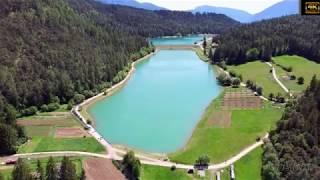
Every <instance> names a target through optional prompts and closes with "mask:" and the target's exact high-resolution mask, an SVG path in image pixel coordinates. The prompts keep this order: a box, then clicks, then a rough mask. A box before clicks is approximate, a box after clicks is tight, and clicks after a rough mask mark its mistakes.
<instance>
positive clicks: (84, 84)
mask: <svg viewBox="0 0 320 180" xmlns="http://www.w3.org/2000/svg"><path fill="white" fill-rule="evenodd" d="M169 16H170V18H169ZM197 18H200V20H201V21H203V22H201V21H197V22H195V21H196V19H197ZM193 23H194V25H193ZM237 24H238V23H237V22H236V21H233V20H231V19H230V18H227V17H226V16H223V15H216V14H205V15H193V14H191V13H183V12H168V11H159V12H153V11H148V10H142V9H134V8H129V7H124V6H119V7H118V6H114V5H113V6H109V5H104V4H101V3H97V2H95V1H93V0H24V1H21V0H2V1H0V42H1V43H0V129H1V131H0V132H1V135H0V142H1V144H0V153H12V152H14V151H15V149H16V146H17V145H19V144H20V143H23V142H24V141H25V140H26V137H25V135H24V133H23V129H22V128H21V127H19V126H17V125H16V123H15V119H16V117H21V116H30V115H33V114H35V113H37V112H38V111H42V112H48V111H54V110H56V109H58V108H59V104H67V103H68V104H69V108H71V107H72V106H73V105H74V104H76V103H79V102H81V101H82V100H84V99H85V98H89V97H91V96H93V95H95V94H97V93H98V92H101V91H102V90H103V89H105V88H107V87H110V86H111V85H112V84H114V83H117V82H119V81H121V80H122V79H123V78H124V77H125V75H126V73H127V72H128V71H129V67H130V64H131V62H132V61H135V60H137V59H139V58H140V57H142V56H145V55H147V54H149V53H151V52H152V51H153V50H154V49H153V47H152V45H150V44H149V42H148V38H149V37H151V36H162V35H176V34H187V33H198V32H199V33H207V32H209V33H215V32H216V31H217V32H221V31H223V30H226V29H228V28H231V27H232V26H235V25H237ZM218 26H219V27H218ZM2 142H3V143H2ZM17 142H19V143H17Z"/></svg>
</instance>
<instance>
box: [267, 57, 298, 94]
mask: <svg viewBox="0 0 320 180" xmlns="http://www.w3.org/2000/svg"><path fill="white" fill-rule="evenodd" d="M266 64H267V65H268V66H270V67H271V68H272V76H273V78H274V79H275V80H276V82H277V83H278V84H279V85H280V86H281V88H282V89H283V90H284V91H285V92H286V93H289V95H290V96H292V94H291V93H290V91H289V89H288V88H287V87H286V86H285V85H284V84H283V83H282V82H281V81H280V80H279V79H278V76H277V73H276V69H275V68H274V67H273V65H272V64H271V63H270V62H266Z"/></svg>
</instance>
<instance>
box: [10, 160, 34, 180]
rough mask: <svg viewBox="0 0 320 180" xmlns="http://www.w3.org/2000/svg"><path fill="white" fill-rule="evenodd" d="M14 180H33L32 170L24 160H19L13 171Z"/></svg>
mask: <svg viewBox="0 0 320 180" xmlns="http://www.w3.org/2000/svg"><path fill="white" fill-rule="evenodd" d="M12 179H13V180H32V175H31V170H30V168H29V167H28V165H27V164H26V163H25V162H24V161H23V160H22V159H18V161H17V162H16V164H15V166H14V169H13V171H12Z"/></svg>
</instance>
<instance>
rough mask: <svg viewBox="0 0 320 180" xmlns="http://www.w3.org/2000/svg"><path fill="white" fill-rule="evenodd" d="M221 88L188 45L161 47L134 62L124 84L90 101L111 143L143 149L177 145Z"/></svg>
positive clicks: (169, 149)
mask: <svg viewBox="0 0 320 180" xmlns="http://www.w3.org/2000/svg"><path fill="white" fill-rule="evenodd" d="M220 92H221V88H220V87H219V85H218V84H217V81H216V75H215V72H214V69H213V68H212V67H211V66H210V65H209V64H207V63H205V62H203V61H201V60H200V59H199V58H198V56H197V55H196V54H195V52H193V51H185V50H161V51H159V52H158V53H156V54H155V55H153V56H152V57H150V58H149V59H147V60H144V61H142V62H140V63H139V64H137V65H136V71H135V72H134V74H133V75H132V77H131V78H130V80H129V81H128V82H127V84H126V85H125V86H124V87H123V88H122V89H121V90H119V91H117V92H116V93H115V94H114V95H112V96H110V97H108V98H105V99H103V100H101V101H99V102H97V103H95V104H94V105H93V106H91V107H90V109H89V113H90V114H91V116H92V117H93V118H94V119H95V121H96V129H97V131H98V132H99V133H100V134H101V135H102V136H103V137H104V138H105V139H106V140H107V141H109V142H110V143H112V144H121V145H125V146H127V147H129V148H133V149H138V150H142V151H147V152H157V153H168V152H174V151H176V150H178V149H179V148H182V147H183V146H184V145H185V144H186V142H187V140H188V139H189V137H190V136H191V134H192V131H193V129H194V128H195V126H196V124H197V122H198V121H199V120H200V118H201V115H202V113H203V112H204V111H205V108H206V107H207V106H208V105H209V103H210V102H211V100H212V99H214V98H215V97H217V96H218V95H219V93H220Z"/></svg>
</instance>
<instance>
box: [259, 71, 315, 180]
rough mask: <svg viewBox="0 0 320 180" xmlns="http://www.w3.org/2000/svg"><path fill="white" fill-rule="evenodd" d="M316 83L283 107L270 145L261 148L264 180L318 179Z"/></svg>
mask: <svg viewBox="0 0 320 180" xmlns="http://www.w3.org/2000/svg"><path fill="white" fill-rule="evenodd" d="M319 145H320V80H318V79H317V78H316V77H315V76H314V77H313V78H312V80H311V83H310V86H309V87H308V89H307V90H306V91H305V92H304V95H303V96H302V97H300V98H299V99H298V100H296V101H292V102H290V103H288V104H287V107H286V111H285V113H284V114H283V116H282V119H281V120H280V121H279V123H278V124H277V128H276V130H274V131H272V132H271V133H270V142H268V143H266V144H265V145H264V154H263V167H262V176H263V178H264V179H272V180H277V179H319V178H320V166H319V164H320V148H319Z"/></svg>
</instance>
